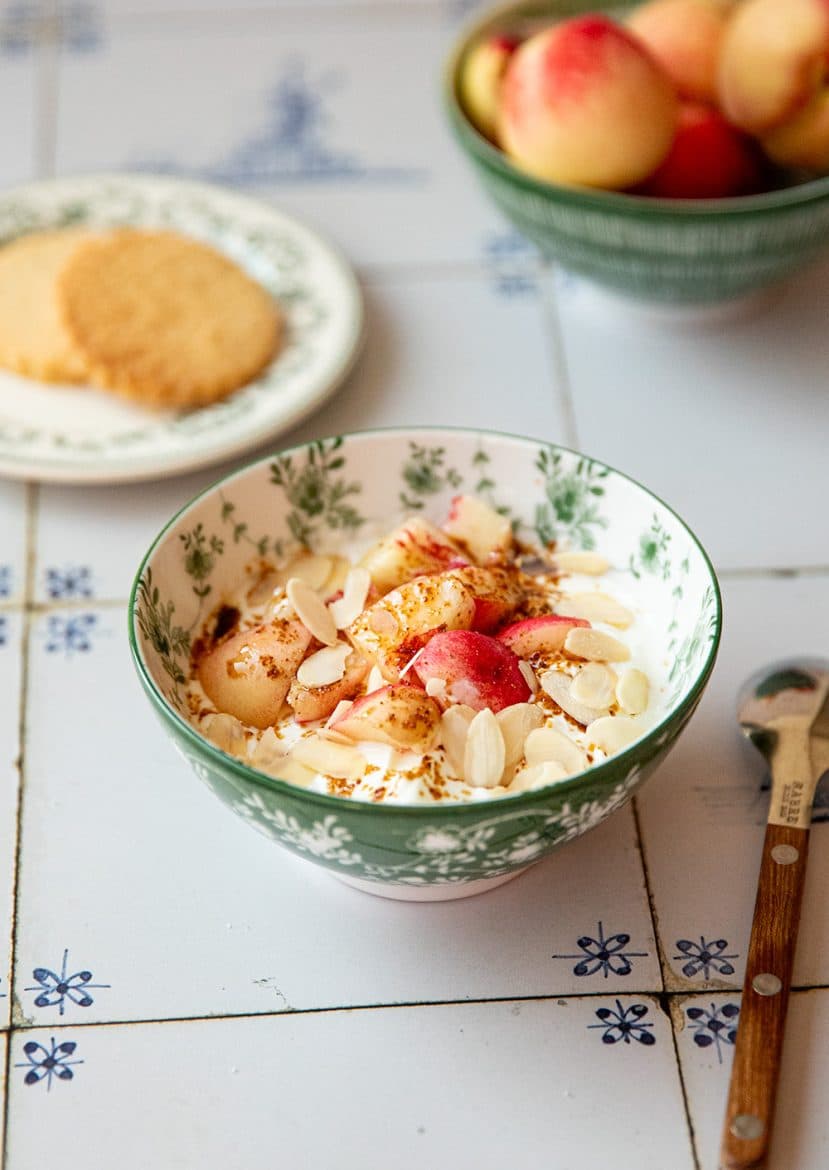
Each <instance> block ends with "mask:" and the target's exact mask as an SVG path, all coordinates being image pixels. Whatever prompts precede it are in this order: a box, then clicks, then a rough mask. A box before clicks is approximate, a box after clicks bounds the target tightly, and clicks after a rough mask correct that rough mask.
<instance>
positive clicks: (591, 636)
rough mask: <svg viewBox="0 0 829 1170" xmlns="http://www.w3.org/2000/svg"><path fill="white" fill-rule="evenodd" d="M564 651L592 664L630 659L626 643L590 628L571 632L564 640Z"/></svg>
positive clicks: (581, 627) (580, 628)
mask: <svg viewBox="0 0 829 1170" xmlns="http://www.w3.org/2000/svg"><path fill="white" fill-rule="evenodd" d="M564 649H565V650H566V651H567V653H568V654H573V655H575V657H576V658H586V659H587V660H588V661H590V662H626V661H627V660H628V658H630V650H629V649H628V648H627V646H626V645H625V644H624V642H620V641H619V639H618V638H614V637H613V636H612V635H611V634H605V633H603V631H602V630H593V629H591V628H590V627H588V626H577V627H576V628H575V629H574V630H571V631H570V632H569V634H568V635H567V637H566V638H565V639H564Z"/></svg>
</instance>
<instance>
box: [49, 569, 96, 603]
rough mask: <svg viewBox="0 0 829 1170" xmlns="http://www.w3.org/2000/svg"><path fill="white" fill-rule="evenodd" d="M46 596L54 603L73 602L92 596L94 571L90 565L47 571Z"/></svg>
mask: <svg viewBox="0 0 829 1170" xmlns="http://www.w3.org/2000/svg"><path fill="white" fill-rule="evenodd" d="M45 575H46V594H47V596H48V597H49V598H50V599H51V600H52V601H72V600H74V599H75V598H78V597H91V596H92V570H91V569H90V568H89V566H88V565H67V566H66V568H64V569H55V568H51V569H47V570H46V574H45Z"/></svg>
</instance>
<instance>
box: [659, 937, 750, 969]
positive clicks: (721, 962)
mask: <svg viewBox="0 0 829 1170" xmlns="http://www.w3.org/2000/svg"><path fill="white" fill-rule="evenodd" d="M676 946H677V950H679V951H681V952H682V953H681V954H679V955H674V956H673V958H674V962H680V961H682V960H685V961H684V962H683V964H682V968H681V970H682V974H683V975H684V976H685V977H686V979H693V977H694V976H695V975H699V974H700V972H702V977H703V979H710V978H711V974H712V972H713V974H714V975H715V976H716V975H733V974H734V965H733V963H732V962H731V960H732V959H739V957H740V956H739V955H736V954H726V953H725V951H726V947H727V946H728V942H727V941H726V939H724V938H717V939H712V940H711V941H708V940H706V939H705V938H704V937H703V936H702V935H700V940H699V942H698V943H697V942H693V941H692V940H691V939H689V938H679V939H677V940H676Z"/></svg>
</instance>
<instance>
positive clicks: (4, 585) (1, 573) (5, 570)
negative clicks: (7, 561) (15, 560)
mask: <svg viewBox="0 0 829 1170" xmlns="http://www.w3.org/2000/svg"><path fill="white" fill-rule="evenodd" d="M11 595H12V567H11V565H0V600H5V598H7V597H11Z"/></svg>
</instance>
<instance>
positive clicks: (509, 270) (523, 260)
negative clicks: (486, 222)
mask: <svg viewBox="0 0 829 1170" xmlns="http://www.w3.org/2000/svg"><path fill="white" fill-rule="evenodd" d="M483 252H484V262H485V264H486V266H487V268H488V269H489V272H490V277H491V279H492V283H493V286H494V288H495V291H496V292H497V293H498V295H499V296H502V297H507V298H517V297H526V296H534V295H535V294H536V293H537V292H538V263H539V254H538V251H537V250H536V248H535V247H534V245H533V244H531V243H530V241H529V240H527V239H526V238H525V237H524V236H522V235H521V233H520V232H517V231H498V232H490V233H489V235H487V237H486V238H485V240H484V244H483Z"/></svg>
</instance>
